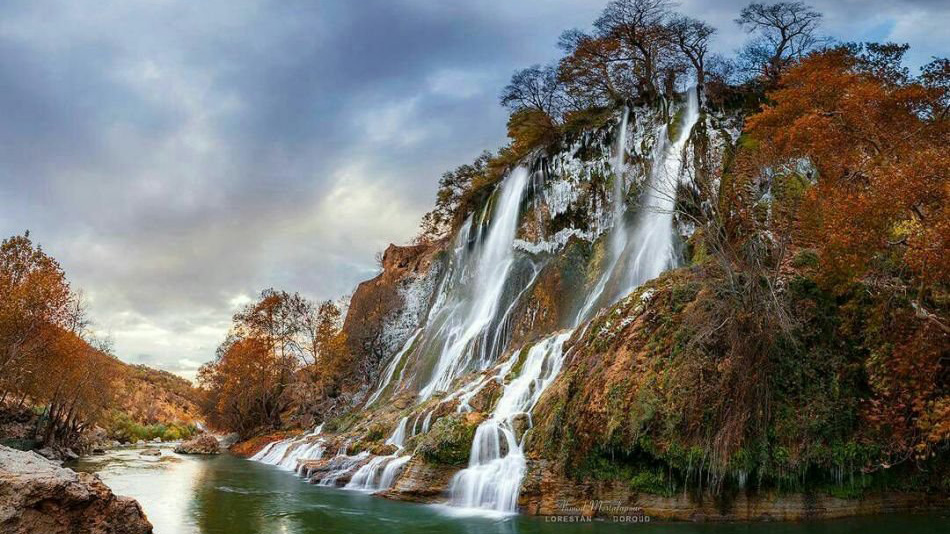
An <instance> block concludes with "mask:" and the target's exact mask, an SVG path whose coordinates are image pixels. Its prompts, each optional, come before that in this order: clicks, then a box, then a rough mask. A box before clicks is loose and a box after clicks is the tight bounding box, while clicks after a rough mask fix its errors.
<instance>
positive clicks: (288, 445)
mask: <svg viewBox="0 0 950 534" xmlns="http://www.w3.org/2000/svg"><path fill="white" fill-rule="evenodd" d="M322 430H323V425H319V426H317V427H316V428H314V429H313V431H312V432H310V433H309V434H305V435H303V436H298V437H295V438H287V439H283V440H280V441H274V442H272V443H269V444H268V445H267V446H266V447H264V448H263V449H261V450H260V451H258V453H257V454H255V455H254V456H251V458H250V459H251V460H253V461H255V462H260V463H262V464H269V465H273V466H276V467H279V468H281V469H286V470H288V471H296V470H297V467H298V465H299V464H300V462H302V461H304V460H318V459H320V458H322V457H323V453H324V442H323V439H321V438H320V437H319V435H320V432H321V431H322Z"/></svg>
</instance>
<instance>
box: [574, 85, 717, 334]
mask: <svg viewBox="0 0 950 534" xmlns="http://www.w3.org/2000/svg"><path fill="white" fill-rule="evenodd" d="M627 115H628V111H627V110H626V109H625V110H624V114H623V118H622V120H621V131H620V133H619V135H618V136H617V146H616V148H615V149H614V150H615V155H614V158H613V160H612V162H611V166H612V168H613V172H614V205H613V226H612V227H611V231H610V237H609V247H608V252H609V253H610V256H609V257H608V260H607V262H606V268H605V269H604V271H603V273H602V274H601V276H600V279H599V280H598V281H597V284H596V285H595V286H594V288H593V289H592V290H591V292H590V293H589V294H588V296H587V298H586V299H585V301H584V304H583V306H581V309H580V311H579V312H578V314H577V317H576V319H575V326H576V325H579V324H581V323H583V322H584V321H586V320H587V319H589V318H590V315H591V314H592V313H593V312H595V311H596V310H598V309H600V308H602V307H603V306H608V305H610V304H613V303H614V302H616V301H617V300H618V299H620V298H622V297H624V296H626V295H628V294H629V293H630V292H631V291H633V290H634V289H635V288H636V287H637V286H639V285H641V284H643V283H644V282H646V281H647V280H650V279H652V278H656V277H657V276H659V275H660V273H662V272H663V271H665V270H666V269H668V268H670V267H672V266H673V265H674V264H675V256H674V248H673V208H674V206H675V203H676V186H677V184H678V183H679V176H680V172H681V171H682V168H683V157H684V154H683V151H684V148H685V146H686V143H687V141H688V140H689V136H690V132H692V130H693V126H694V125H695V124H696V121H697V120H698V118H699V100H698V98H697V96H696V89H695V88H691V89H690V90H689V91H687V93H686V107H685V109H684V113H683V116H682V118H681V120H680V124H679V132H678V134H677V138H676V139H675V140H674V141H673V142H672V143H670V142H669V139H668V137H669V136H668V134H667V130H668V127H667V125H666V124H665V123H664V124H662V125H660V126H659V127H658V128H657V129H656V131H655V132H654V138H655V139H656V145H655V146H654V150H653V156H652V162H653V165H652V167H651V171H650V176H649V180H648V182H647V184H646V192H645V193H644V195H643V198H642V205H641V213H640V215H639V217H638V219H637V222H636V223H635V226H634V229H633V233H632V235H631V232H630V230H629V229H628V228H627V224H626V222H625V220H624V217H625V212H626V199H625V194H624V190H623V184H624V183H625V179H624V173H625V170H626V164H625V161H624V157H625V150H626V149H625V147H626V139H627Z"/></svg>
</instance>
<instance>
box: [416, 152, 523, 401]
mask: <svg viewBox="0 0 950 534" xmlns="http://www.w3.org/2000/svg"><path fill="white" fill-rule="evenodd" d="M527 184H528V170H527V169H525V168H523V167H519V168H517V169H515V170H514V171H513V172H512V173H511V174H510V175H509V176H508V177H507V178H506V179H505V181H504V182H503V183H502V187H501V192H500V195H499V197H498V202H497V206H496V207H495V209H494V212H493V214H492V216H491V224H490V226H489V227H488V233H487V235H486V237H485V238H484V241H483V242H482V243H481V248H480V250H479V251H478V254H477V256H476V257H475V258H474V260H475V264H474V266H473V267H474V272H473V274H472V276H473V279H472V280H471V281H470V282H469V283H468V284H464V285H465V286H467V287H465V289H467V291H466V292H465V293H466V294H465V295H464V298H463V299H462V300H461V301H459V302H456V303H454V305H453V306H451V307H450V308H447V312H448V314H449V316H448V317H446V319H445V322H444V323H443V325H442V326H441V327H440V328H439V329H438V330H439V332H437V335H439V337H443V336H444V338H443V339H444V343H443V344H442V348H441V350H440V354H439V359H438V361H437V362H436V365H435V369H434V370H433V372H432V375H431V378H430V379H429V382H428V383H427V384H426V385H425V387H423V388H422V390H421V391H420V393H419V395H420V397H421V398H422V399H428V398H429V397H431V396H432V394H433V393H435V392H437V391H445V390H447V389H448V388H449V386H451V384H452V381H453V380H454V379H455V378H456V377H457V376H459V375H460V374H461V373H463V372H465V371H466V370H468V368H469V366H470V365H471V363H472V361H473V357H474V356H475V351H476V349H477V350H478V351H479V358H478V360H479V363H480V364H481V365H487V364H488V363H490V361H487V360H489V359H490V358H489V356H490V352H491V351H493V350H498V349H499V347H498V343H497V339H495V336H493V335H492V332H490V330H491V329H490V328H489V327H490V326H491V325H492V324H493V323H494V322H496V320H497V315H498V311H499V309H500V308H501V305H502V302H501V301H502V297H503V293H504V289H505V284H506V282H507V281H508V275H509V273H510V271H511V268H512V265H513V264H514V261H515V258H514V248H513V246H512V244H513V243H514V239H515V234H516V233H517V229H518V215H519V213H520V208H521V199H522V196H523V195H524V191H525V188H526V186H527ZM487 214H488V210H487V209H486V210H485V212H484V213H483V219H484V218H486V217H487ZM483 228H484V224H480V225H479V231H480V232H481V231H482V229H483ZM463 269H464V268H463ZM506 308H507V307H506ZM492 341H495V342H494V343H493V342H492Z"/></svg>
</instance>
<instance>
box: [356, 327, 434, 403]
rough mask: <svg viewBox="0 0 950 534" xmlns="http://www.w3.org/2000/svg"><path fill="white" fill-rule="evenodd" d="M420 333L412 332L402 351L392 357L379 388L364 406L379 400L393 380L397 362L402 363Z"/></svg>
mask: <svg viewBox="0 0 950 534" xmlns="http://www.w3.org/2000/svg"><path fill="white" fill-rule="evenodd" d="M420 333H422V329H421V328H420V329H418V330H416V331H415V332H413V334H412V335H411V336H409V339H407V340H406V343H405V344H403V347H402V349H401V350H400V351H399V352H398V353H396V355H395V356H393V359H392V361H391V362H389V365H388V366H386V370H385V371H384V372H383V380H382V381H381V382H380V383H379V387H377V388H376V391H375V392H373V394H372V395H371V396H370V397H369V400H367V401H366V406H371V405H372V404H373V403H374V402H376V400H377V399H379V396H380V395H382V393H383V391H385V390H386V387H387V386H389V383H390V382H391V381H392V379H393V373H395V372H396V367H397V366H398V365H399V362H401V361H402V359H403V357H404V356H405V355H406V353H407V352H409V349H411V348H412V344H413V343H415V341H416V338H417V337H419V334H420Z"/></svg>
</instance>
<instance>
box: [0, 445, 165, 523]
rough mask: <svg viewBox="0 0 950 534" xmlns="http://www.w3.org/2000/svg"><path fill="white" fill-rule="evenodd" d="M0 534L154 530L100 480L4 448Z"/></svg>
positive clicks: (128, 501) (0, 461)
mask: <svg viewBox="0 0 950 534" xmlns="http://www.w3.org/2000/svg"><path fill="white" fill-rule="evenodd" d="M0 532H3V533H5V534H36V533H40V532H42V533H43V534H72V533H74V532H82V533H84V534H150V533H151V532H152V525H151V523H149V522H148V519H146V517H145V514H144V513H143V512H142V507H141V506H139V503H138V502H136V501H135V500H134V499H131V498H128V497H118V496H116V495H114V494H113V493H112V491H111V490H110V489H109V488H108V487H107V486H106V485H105V484H103V483H102V481H101V480H99V477H97V476H96V475H93V474H90V473H77V472H75V471H73V470H72V469H65V468H62V467H60V466H58V465H56V464H55V463H53V462H51V461H49V460H47V459H46V458H43V457H42V456H40V455H38V454H35V453H33V452H23V451H18V450H15V449H11V448H8V447H4V446H0Z"/></svg>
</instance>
